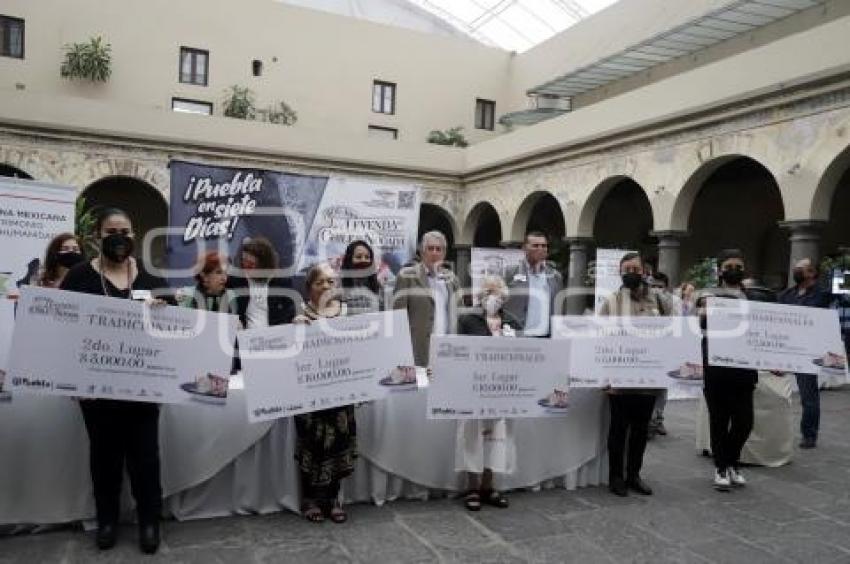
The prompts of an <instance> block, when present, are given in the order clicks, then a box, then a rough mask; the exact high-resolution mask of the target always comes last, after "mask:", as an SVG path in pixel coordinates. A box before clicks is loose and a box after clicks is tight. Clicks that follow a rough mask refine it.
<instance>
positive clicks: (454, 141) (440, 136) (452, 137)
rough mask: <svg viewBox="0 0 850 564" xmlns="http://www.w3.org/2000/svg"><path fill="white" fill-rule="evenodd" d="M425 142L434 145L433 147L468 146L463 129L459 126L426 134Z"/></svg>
mask: <svg viewBox="0 0 850 564" xmlns="http://www.w3.org/2000/svg"><path fill="white" fill-rule="evenodd" d="M427 141H428V143H434V144H435V145H449V146H453V147H467V146H469V142H468V141H467V140H466V137H465V136H464V135H463V127H462V126H460V125H458V126H457V127H451V128H449V129H447V130H445V131H440V130H437V129H435V130H434V131H432V132H431V133H429V134H428V139H427Z"/></svg>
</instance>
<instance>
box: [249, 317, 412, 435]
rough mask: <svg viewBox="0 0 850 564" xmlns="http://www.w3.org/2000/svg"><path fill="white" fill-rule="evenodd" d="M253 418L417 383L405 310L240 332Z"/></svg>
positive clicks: (368, 397) (366, 396)
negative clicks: (401, 384) (405, 383)
mask: <svg viewBox="0 0 850 564" xmlns="http://www.w3.org/2000/svg"><path fill="white" fill-rule="evenodd" d="M239 350H240V356H241V358H242V369H243V372H244V376H245V399H246V402H247V405H248V418H249V420H250V421H252V422H254V421H265V420H268V419H277V418H280V417H289V416H290V415H298V414H299V413H309V412H311V411H319V410H322V409H329V408H332V407H339V406H342V405H349V404H353V403H359V402H364V401H371V400H375V399H380V398H383V397H384V396H385V395H386V393H387V390H388V389H390V388H391V387H392V386H396V385H399V384H400V383H404V382H407V383H408V384H412V385H413V386H415V385H416V374H415V369H414V366H413V349H412V347H411V343H410V327H409V325H408V322H407V312H406V311H403V310H395V311H386V312H381V313H366V314H362V315H353V316H351V317H336V318H332V319H320V320H318V321H313V322H312V323H310V324H309V325H306V324H295V325H277V326H274V327H264V328H259V329H249V330H247V331H243V332H241V333H239Z"/></svg>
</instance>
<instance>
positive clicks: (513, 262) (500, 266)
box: [469, 247, 525, 306]
mask: <svg viewBox="0 0 850 564" xmlns="http://www.w3.org/2000/svg"><path fill="white" fill-rule="evenodd" d="M524 259H525V251H523V250H522V249H487V248H484V247H473V248H472V256H471V260H470V267H469V271H470V274H471V277H472V305H474V306H477V305H480V304H479V303H478V294H479V293H480V292H481V281H482V280H483V279H484V276H486V275H488V274H495V275H496V276H500V277H502V278H504V277H505V275H506V274H507V272H508V270H510V269H511V268H518V267H519V266H520V265H521V264H522V261H523V260H524Z"/></svg>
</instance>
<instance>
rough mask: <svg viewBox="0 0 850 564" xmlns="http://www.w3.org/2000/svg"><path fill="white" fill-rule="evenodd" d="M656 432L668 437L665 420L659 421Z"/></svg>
mask: <svg viewBox="0 0 850 564" xmlns="http://www.w3.org/2000/svg"><path fill="white" fill-rule="evenodd" d="M655 433H656V434H657V435H661V436H662V437H666V436H667V428H666V427H665V426H664V422H663V421H659V422H658V426H657V427H656V428H655Z"/></svg>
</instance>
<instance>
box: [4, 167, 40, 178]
mask: <svg viewBox="0 0 850 564" xmlns="http://www.w3.org/2000/svg"><path fill="white" fill-rule="evenodd" d="M0 176H7V177H11V178H23V179H25V180H32V179H33V178H32V176H30V175H29V174H27V173H26V172H24V171H23V170H21V169H19V168H16V167H14V166H12V165H7V164H3V163H0Z"/></svg>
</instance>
